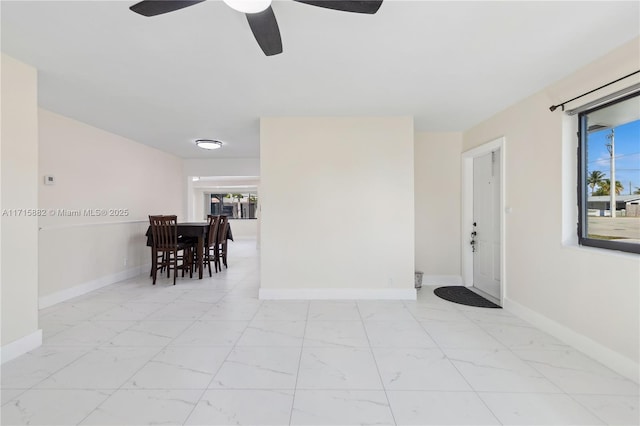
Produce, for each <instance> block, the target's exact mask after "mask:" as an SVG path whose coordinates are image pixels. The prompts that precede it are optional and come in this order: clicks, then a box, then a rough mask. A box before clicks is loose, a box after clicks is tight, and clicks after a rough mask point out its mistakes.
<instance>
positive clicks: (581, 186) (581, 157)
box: [577, 91, 640, 254]
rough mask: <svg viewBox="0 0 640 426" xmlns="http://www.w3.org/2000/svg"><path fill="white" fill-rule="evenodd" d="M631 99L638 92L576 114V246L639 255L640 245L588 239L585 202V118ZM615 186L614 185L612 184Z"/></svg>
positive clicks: (638, 96) (586, 190)
mask: <svg viewBox="0 0 640 426" xmlns="http://www.w3.org/2000/svg"><path fill="white" fill-rule="evenodd" d="M631 98H639V99H640V91H636V92H633V93H630V94H628V95H625V96H622V97H620V98H617V99H614V100H612V101H609V102H605V103H603V104H601V105H598V106H595V107H593V108H589V109H587V110H584V111H581V112H580V113H579V114H578V185H577V191H578V244H580V245H581V246H586V247H596V248H601V249H607V250H618V251H622V252H626V253H634V254H640V244H636V243H624V242H620V241H617V240H601V239H596V238H589V237H588V230H587V224H588V209H587V200H588V197H589V195H588V185H587V184H586V182H587V181H586V179H587V167H586V165H587V149H586V143H587V128H586V124H587V120H586V119H585V117H586V116H587V115H588V114H590V113H592V112H594V111H598V110H600V109H603V108H607V107H610V106H611V105H615V104H617V103H620V102H624V101H626V100H628V99H631ZM614 185H615V183H614Z"/></svg>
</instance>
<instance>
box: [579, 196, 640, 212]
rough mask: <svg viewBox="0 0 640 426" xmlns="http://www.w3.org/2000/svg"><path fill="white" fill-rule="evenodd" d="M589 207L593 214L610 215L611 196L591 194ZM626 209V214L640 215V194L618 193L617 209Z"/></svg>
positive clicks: (588, 200) (588, 201)
mask: <svg viewBox="0 0 640 426" xmlns="http://www.w3.org/2000/svg"><path fill="white" fill-rule="evenodd" d="M587 209H589V215H591V216H609V215H610V214H611V213H610V210H611V197H609V196H608V195H596V196H589V198H587ZM621 210H624V211H625V213H626V214H625V216H640V195H616V211H621Z"/></svg>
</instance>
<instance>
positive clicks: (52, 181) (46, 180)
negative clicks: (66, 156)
mask: <svg viewBox="0 0 640 426" xmlns="http://www.w3.org/2000/svg"><path fill="white" fill-rule="evenodd" d="M55 183H56V178H54V177H53V176H51V175H47V176H45V177H44V184H45V185H53V184H55Z"/></svg>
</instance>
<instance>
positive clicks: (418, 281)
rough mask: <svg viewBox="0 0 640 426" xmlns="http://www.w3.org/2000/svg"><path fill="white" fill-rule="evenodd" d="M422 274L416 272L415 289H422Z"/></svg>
mask: <svg viewBox="0 0 640 426" xmlns="http://www.w3.org/2000/svg"><path fill="white" fill-rule="evenodd" d="M423 275H424V272H420V271H416V288H422V276H423Z"/></svg>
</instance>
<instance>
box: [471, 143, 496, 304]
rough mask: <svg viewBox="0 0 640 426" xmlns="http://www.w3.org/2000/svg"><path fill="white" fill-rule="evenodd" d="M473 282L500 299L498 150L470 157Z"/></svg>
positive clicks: (478, 287)
mask: <svg viewBox="0 0 640 426" xmlns="http://www.w3.org/2000/svg"><path fill="white" fill-rule="evenodd" d="M472 244H473V286H474V287H476V288H477V289H478V290H481V291H483V292H485V293H487V294H488V295H490V296H492V297H494V298H496V299H498V300H500V150H499V149H498V150H495V151H493V152H491V153H488V154H485V155H482V156H479V157H475V158H474V159H473V232H472Z"/></svg>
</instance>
